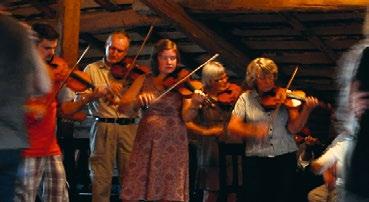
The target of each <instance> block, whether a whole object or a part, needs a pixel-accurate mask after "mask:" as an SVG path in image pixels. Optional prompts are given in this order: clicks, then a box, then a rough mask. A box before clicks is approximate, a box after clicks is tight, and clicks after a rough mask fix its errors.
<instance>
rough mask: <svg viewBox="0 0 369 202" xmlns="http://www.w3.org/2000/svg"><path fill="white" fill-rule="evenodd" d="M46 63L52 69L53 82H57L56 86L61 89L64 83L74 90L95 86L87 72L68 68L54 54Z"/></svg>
mask: <svg viewBox="0 0 369 202" xmlns="http://www.w3.org/2000/svg"><path fill="white" fill-rule="evenodd" d="M47 64H48V65H49V67H51V69H52V71H53V74H54V82H55V84H57V87H58V88H60V89H61V88H62V86H63V85H64V84H65V85H66V86H67V87H69V88H70V89H71V90H73V91H75V92H81V91H85V90H86V89H88V88H92V89H94V88H95V86H94V85H93V84H92V82H91V78H90V76H89V75H88V74H87V73H85V72H82V71H80V70H76V69H74V70H73V69H70V68H69V67H68V64H67V62H66V61H65V60H64V59H63V58H61V57H57V56H54V57H52V59H51V60H50V61H48V62H47Z"/></svg>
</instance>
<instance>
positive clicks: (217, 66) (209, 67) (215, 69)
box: [201, 61, 225, 86]
mask: <svg viewBox="0 0 369 202" xmlns="http://www.w3.org/2000/svg"><path fill="white" fill-rule="evenodd" d="M224 72H225V69H224V67H223V65H222V64H221V63H220V62H217V61H211V62H209V63H207V64H206V65H205V66H204V67H203V68H202V74H201V80H202V83H203V85H204V86H210V85H211V83H212V82H213V81H214V80H215V79H218V78H219V76H221V75H222V74H223V73H224Z"/></svg>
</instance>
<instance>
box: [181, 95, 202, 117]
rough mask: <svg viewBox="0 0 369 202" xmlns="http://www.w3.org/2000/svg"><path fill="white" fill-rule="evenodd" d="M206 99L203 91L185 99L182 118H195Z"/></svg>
mask: <svg viewBox="0 0 369 202" xmlns="http://www.w3.org/2000/svg"><path fill="white" fill-rule="evenodd" d="M204 99H205V94H204V93H202V92H198V93H194V94H193V95H192V98H191V99H183V107H182V118H183V120H184V121H185V122H189V121H191V120H193V119H194V118H195V117H196V116H197V113H198V109H199V108H200V107H201V103H202V102H203V101H204Z"/></svg>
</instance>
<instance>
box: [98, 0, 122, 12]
mask: <svg viewBox="0 0 369 202" xmlns="http://www.w3.org/2000/svg"><path fill="white" fill-rule="evenodd" d="M94 1H95V2H96V3H97V4H99V5H100V6H101V7H103V8H104V9H105V10H107V11H118V10H121V8H120V6H119V5H118V4H116V3H115V2H113V1H112V0H94Z"/></svg>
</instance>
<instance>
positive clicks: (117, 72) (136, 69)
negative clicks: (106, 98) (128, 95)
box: [110, 57, 151, 80]
mask: <svg viewBox="0 0 369 202" xmlns="http://www.w3.org/2000/svg"><path fill="white" fill-rule="evenodd" d="M110 72H111V74H112V75H113V77H114V78H115V79H117V80H122V79H126V78H129V79H131V80H135V79H137V77H139V76H140V75H144V74H148V73H150V72H151V68H150V67H148V66H145V65H137V64H135V63H134V60H133V59H132V58H129V57H126V58H124V59H123V60H122V61H121V62H119V63H116V64H113V65H112V66H111V68H110Z"/></svg>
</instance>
